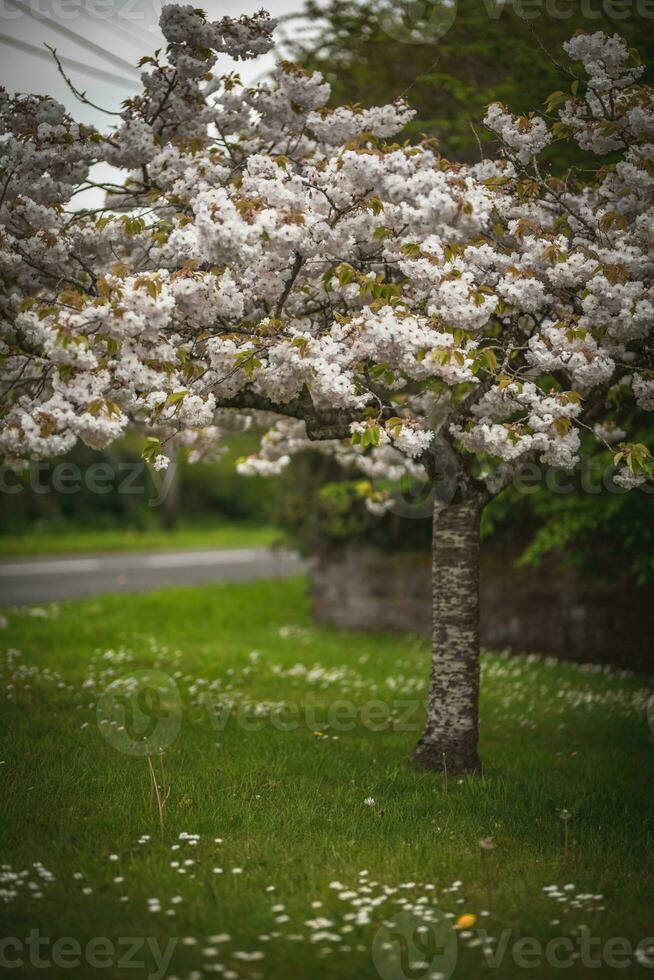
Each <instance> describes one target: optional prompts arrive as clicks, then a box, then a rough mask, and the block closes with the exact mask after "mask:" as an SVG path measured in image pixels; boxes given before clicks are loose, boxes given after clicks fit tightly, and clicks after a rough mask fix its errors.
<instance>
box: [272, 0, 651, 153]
mask: <svg viewBox="0 0 654 980" xmlns="http://www.w3.org/2000/svg"><path fill="white" fill-rule="evenodd" d="M608 9H609V8H608V5H607V4H601V3H597V4H594V3H589V2H587V0H560V2H557V3H556V4H549V3H545V2H543V3H541V4H538V3H536V4H534V3H527V4H525V5H524V8H523V7H522V5H521V4H520V3H519V2H516V3H513V2H507V0H415V2H403V3H393V2H392V0H356V2H351V0H329V2H327V3H322V2H320V3H318V2H315V0H308V2H307V3H306V4H305V7H304V11H303V13H302V14H301V15H298V16H299V17H301V18H302V20H305V19H306V20H307V21H308V23H309V24H310V25H311V27H310V29H309V30H306V31H304V32H298V33H297V34H296V33H295V32H293V34H292V36H291V37H290V38H289V41H288V42H287V45H288V48H289V50H290V52H291V56H292V57H293V59H294V60H295V61H297V62H298V63H300V64H302V65H304V66H305V67H306V68H308V69H310V70H318V71H320V72H321V73H322V74H323V75H324V77H325V79H326V80H327V81H328V82H329V84H330V85H331V88H332V98H331V104H332V105H342V104H344V103H346V104H347V103H361V104H362V105H379V104H383V103H385V102H391V101H393V100H394V99H397V98H400V97H404V98H407V99H408V100H409V101H410V103H411V106H412V108H413V109H414V110H415V113H416V114H415V117H414V118H413V119H411V120H410V122H408V124H407V126H406V130H405V132H406V134H407V135H409V136H410V137H412V138H414V139H419V138H420V137H421V135H422V134H423V133H427V134H428V135H429V136H434V137H436V138H437V139H438V141H439V148H440V150H441V152H442V153H443V155H444V156H446V157H449V158H450V159H452V160H462V161H466V162H469V163H473V162H475V161H477V160H479V141H480V140H481V141H482V143H483V144H484V146H485V147H486V148H487V150H488V149H489V148H492V147H493V144H494V143H495V146H497V144H496V141H494V139H493V136H492V134H491V133H489V132H488V131H487V130H486V129H485V128H484V127H483V126H480V120H481V119H482V118H483V116H484V113H485V111H486V106H488V105H489V104H490V103H491V102H505V103H507V104H509V105H510V106H511V108H512V109H513V111H515V112H517V113H528V112H530V111H532V110H534V109H537V108H539V107H542V106H543V105H544V104H545V100H546V99H547V97H548V96H549V94H550V93H551V92H552V91H554V90H555V89H557V88H558V87H559V85H560V81H561V75H560V70H559V68H558V67H557V64H556V61H557V60H558V54H559V52H560V49H561V45H562V44H563V42H564V41H566V40H567V39H568V38H569V37H570V36H571V35H572V34H574V33H575V31H577V30H583V31H589V32H592V31H604V32H606V33H607V34H613V33H615V32H616V31H617V32H618V33H619V34H621V35H622V36H623V37H624V38H625V39H626V41H627V43H628V44H629V45H631V46H633V47H636V48H638V50H639V52H640V55H641V58H642V60H643V62H644V63H645V65H647V66H651V65H652V64H654V59H653V57H652V55H654V40H652V37H653V32H652V19H651V17H648V16H647V14H646V12H645V13H644V14H643V12H642V9H641V7H640V5H639V4H635V3H634V4H632V5H631V6H630V8H629V9H628V10H625V9H618V8H616V11H617V17H618V18H619V19H616V17H614V16H610V11H609V12H608V13H607V10H608ZM649 70H650V69H649V68H648V71H649ZM646 77H649V76H646ZM544 159H546V160H547V161H548V163H549V164H550V165H552V166H554V167H556V168H563V167H565V166H566V165H569V164H571V163H580V162H581V161H582V160H583V159H584V154H583V152H582V151H580V149H579V147H578V146H577V145H576V144H574V143H571V144H561V143H557V144H556V147H553V148H551V149H550V150H549V151H548V150H545V153H544Z"/></svg>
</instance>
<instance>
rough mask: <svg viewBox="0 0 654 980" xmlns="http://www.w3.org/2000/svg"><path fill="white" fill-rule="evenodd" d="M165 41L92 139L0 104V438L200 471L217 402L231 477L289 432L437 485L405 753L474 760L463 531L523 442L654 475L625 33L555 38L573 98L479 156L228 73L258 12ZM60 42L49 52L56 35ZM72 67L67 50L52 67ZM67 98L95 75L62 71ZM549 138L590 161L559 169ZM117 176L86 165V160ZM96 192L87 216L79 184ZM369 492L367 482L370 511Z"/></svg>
mask: <svg viewBox="0 0 654 980" xmlns="http://www.w3.org/2000/svg"><path fill="white" fill-rule="evenodd" d="M161 27H162V30H163V33H164V35H165V37H166V39H167V41H168V46H167V48H166V50H165V52H163V53H162V52H161V51H158V52H156V53H155V55H154V56H152V57H147V58H144V59H143V60H142V63H141V66H142V68H143V73H142V91H141V93H140V94H139V95H138V96H137V97H135V98H133V99H130V100H128V101H127V102H126V103H125V104H124V107H123V110H122V111H121V112H120V114H117V118H116V120H115V123H116V124H115V125H114V126H111V127H109V128H108V130H107V131H106V132H99V131H96V130H95V129H93V128H90V127H88V126H83V125H80V124H77V123H75V122H74V121H73V119H72V118H71V116H70V115H69V114H68V113H67V112H66V111H65V110H64V108H63V107H62V106H61V105H60V104H59V103H57V102H56V101H54V100H53V99H51V98H49V97H45V96H32V95H27V96H24V95H17V96H14V97H10V96H9V95H8V94H7V93H5V92H4V91H3V92H2V93H1V94H0V120H1V126H2V133H3V138H2V142H1V143H0V277H1V278H2V281H3V290H2V296H1V298H0V303H1V308H0V315H1V320H2V332H1V344H2V350H1V353H2V391H3V394H2V414H3V419H4V422H3V428H2V432H1V434H0V450H1V451H2V453H3V456H4V458H5V460H6V461H7V462H8V463H9V464H11V465H13V466H16V467H20V466H24V465H27V463H28V462H29V460H30V459H36V458H44V457H51V456H56V455H57V454H61V453H65V452H67V451H68V450H70V449H71V448H72V447H73V446H74V444H75V443H76V441H77V440H82V441H83V442H84V443H86V444H87V445H89V446H92V447H94V448H96V449H101V448H103V447H105V446H107V445H108V444H109V443H111V442H112V441H113V440H115V439H117V438H119V437H120V436H121V435H122V434H123V433H124V431H125V429H126V428H127V426H128V425H130V424H132V425H136V426H138V427H140V428H141V429H143V430H145V448H144V456H145V458H146V459H147V460H149V461H150V462H151V463H152V464H153V465H154V466H155V467H157V468H164V467H165V466H166V465H167V462H168V458H169V454H170V450H171V448H172V447H174V446H179V447H187V449H189V451H190V453H191V457H192V458H193V459H196V460H202V459H206V458H208V457H209V456H210V455H211V453H212V452H215V451H216V449H217V447H219V445H220V441H221V437H222V433H223V432H224V430H225V427H226V425H228V420H229V419H230V418H232V419H235V420H243V419H245V420H250V419H252V417H253V416H254V417H255V418H257V419H258V420H259V421H263V422H265V423H266V426H267V431H266V434H265V435H264V437H263V439H262V444H261V451H260V453H259V454H258V455H257V456H255V457H252V458H250V459H247V460H245V461H243V462H242V464H241V470H242V471H243V472H244V473H251V472H264V473H271V472H277V471H279V469H281V468H282V467H284V466H285V465H286V464H287V462H288V461H289V459H290V458H291V457H292V455H293V454H295V453H297V452H300V451H302V450H303V449H304V448H306V446H307V445H308V444H313V445H317V446H318V447H320V448H321V449H322V450H324V451H325V452H332V453H336V454H337V455H339V456H340V457H341V458H343V459H344V460H346V461H348V462H350V463H351V462H354V463H355V464H356V465H357V466H358V467H360V469H361V470H362V471H363V472H364V473H365V474H368V475H369V476H374V477H380V478H381V479H384V480H386V479H393V478H397V477H398V476H399V475H400V474H401V473H403V472H410V473H413V474H418V475H419V474H427V475H428V476H429V477H430V478H431V479H432V480H433V481H434V485H435V486H436V487H437V488H439V490H438V492H437V493H436V495H435V503H434V524H433V528H434V531H433V581H434V591H433V614H434V630H433V656H432V670H431V687H430V693H429V702H428V708H427V723H426V729H425V732H424V734H423V736H422V738H421V740H420V743H419V745H418V747H417V749H416V753H415V759H416V761H417V762H419V763H420V764H422V765H424V766H427V767H429V768H432V769H437V770H438V769H442V768H443V767H446V768H447V770H448V772H450V773H455V772H474V771H477V770H478V768H479V758H478V754H477V727H478V726H477V702H478V689H479V629H478V611H479V602H478V577H479V571H478V568H479V522H480V515H481V512H482V509H483V507H484V506H485V504H486V503H487V502H488V500H489V499H491V497H492V496H493V495H494V494H496V493H498V492H499V491H500V490H501V489H502V488H503V487H504V486H505V485H506V484H507V482H508V481H510V480H511V478H512V476H513V474H514V473H515V472H516V469H517V468H518V467H519V466H520V465H521V464H522V463H523V462H524V461H525V460H534V461H538V462H540V463H542V464H543V465H551V466H558V467H565V468H574V467H575V465H576V464H577V463H578V461H579V458H580V453H581V452H582V449H583V447H584V446H585V445H586V444H587V442H588V441H589V440H595V441H597V442H599V443H600V444H601V445H603V446H613V452H614V454H615V465H616V467H617V476H616V480H617V481H618V482H619V483H621V484H622V485H623V486H624V487H635V486H637V485H639V484H641V483H642V482H644V481H645V480H647V479H648V478H650V477H651V476H652V474H653V469H652V467H653V460H652V457H651V456H650V453H649V451H648V449H647V447H646V446H644V445H642V444H639V443H637V442H633V441H632V442H629V441H628V431H629V428H630V426H632V424H633V418H634V412H635V410H636V409H637V408H639V409H641V410H646V411H651V410H652V409H654V371H653V368H654V363H653V361H652V315H653V312H654V306H653V299H654V292H653V288H652V278H651V277H652V266H653V262H654V256H653V249H652V242H653V237H654V209H653V207H652V183H653V181H652V178H653V176H654V112H653V109H654V100H653V95H652V91H651V90H650V89H649V88H648V87H647V86H645V85H644V84H642V83H641V76H642V73H643V67H642V66H641V65H640V64H639V62H638V58H637V56H636V55H635V53H634V52H633V51H630V50H628V49H627V46H626V44H625V43H624V42H623V41H622V40H621V39H620V38H619V37H618V36H613V37H607V36H605V35H603V34H600V33H595V34H590V35H588V34H581V35H578V36H576V37H574V38H573V39H572V40H571V41H570V42H569V43H568V44H567V45H566V51H567V55H568V56H569V58H570V67H569V68H565V69H564V68H562V71H563V73H564V75H563V77H564V78H565V77H566V75H565V73H567V81H566V82H565V84H566V87H567V88H568V90H567V91H566V92H564V91H561V92H556V93H553V95H552V97H551V98H550V100H549V104H548V106H547V108H546V111H545V112H544V113H543V114H538V113H534V114H532V115H530V116H528V117H519V118H516V117H515V116H513V115H512V114H511V112H510V111H509V109H507V108H506V107H504V106H502V105H492V106H491V107H490V108H489V110H488V114H487V116H486V119H485V124H486V125H487V126H488V127H489V128H491V129H492V130H493V131H494V132H495V133H496V134H497V136H498V137H499V139H500V141H501V145H502V147H503V149H502V152H501V154H500V156H499V159H497V160H482V161H481V162H480V163H478V164H476V165H474V166H462V165H457V164H456V163H452V162H450V161H448V160H446V159H444V158H442V157H441V156H440V155H439V153H438V148H437V146H436V145H435V143H434V142H433V141H430V140H425V141H423V142H422V143H420V144H418V145H411V144H405V143H399V142H392V141H391V140H392V137H393V136H394V135H396V134H397V133H399V132H400V131H401V130H402V128H403V126H404V125H405V124H406V122H407V121H408V120H409V119H410V118H411V111H410V109H409V107H408V106H407V105H406V104H404V103H403V102H398V103H396V104H394V105H389V106H384V107H381V108H373V109H362V108H360V107H357V106H349V107H341V108H337V109H329V108H326V106H327V103H328V99H329V94H330V93H329V88H328V86H327V85H326V84H325V83H324V81H323V79H322V77H321V76H320V74H318V73H315V74H308V73H306V72H304V71H302V70H301V69H299V68H297V67H295V66H293V65H291V64H288V63H285V62H281V63H280V64H279V66H278V68H277V70H276V71H275V73H274V76H273V78H272V80H271V81H270V82H269V83H266V84H260V85H257V86H255V87H252V88H244V87H243V86H242V85H241V83H240V80H239V78H238V76H237V75H235V74H233V73H232V74H223V75H222V76H221V75H218V74H215V73H214V66H215V63H216V61H217V59H218V58H219V57H220V56H221V55H222V54H226V55H230V56H231V57H232V58H235V59H244V58H251V57H255V56H256V55H258V54H261V53H263V52H265V51H267V50H269V49H270V47H271V45H272V30H273V28H274V22H273V21H272V20H270V19H269V18H268V17H267V15H266V14H265V13H263V12H261V13H259V14H257V15H256V16H254V17H241V18H240V19H231V18H224V19H223V20H221V21H219V22H215V23H211V22H209V21H208V20H207V18H206V16H205V15H204V14H203V12H202V11H199V10H194V9H193V8H191V7H185V6H178V5H175V4H171V5H168V6H165V7H164V8H163V13H162V16H161ZM54 56H55V57H56V53H54ZM60 70H61V71H62V74H63V69H62V68H61V67H60ZM68 82H69V84H70V86H71V88H72V89H73V91H75V93H76V94H77V95H78V97H79V98H80V99H81V100H82V101H86V102H90V99H89V98H88V96H87V95H86V93H85V92H79V91H78V90H77V89H75V86H74V83H73V81H72V80H70V79H68ZM553 140H574V141H575V142H576V143H577V144H578V145H579V146H580V147H582V148H583V149H584V150H585V151H587V153H588V159H589V164H588V167H587V168H586V169H585V170H584V171H583V172H580V173H576V172H568V173H566V174H564V175H563V176H561V175H553V174H551V173H548V172H547V170H545V169H544V167H543V166H542V165H541V164H540V163H539V154H540V153H541V152H542V151H543V150H544V149H545V148H546V147H547V146H549V144H551V142H552V141H553ZM98 162H103V163H105V164H106V163H109V164H112V165H113V166H114V167H115V168H117V169H118V171H123V174H122V176H121V177H120V178H117V179H116V180H115V181H109V182H104V183H103V182H99V181H97V180H95V179H94V177H93V174H94V171H93V169H92V168H93V165H94V164H96V163H98ZM90 187H95V188H100V189H101V190H103V191H104V192H105V198H104V203H103V204H102V206H100V207H98V209H97V210H89V209H83V208H80V207H79V206H76V197H77V195H79V194H80V193H81V192H82V191H84V190H86V189H88V188H90ZM387 504H388V500H387V499H386V496H385V494H384V492H383V491H382V490H380V489H379V487H378V488H377V489H376V490H375V492H374V493H373V494H372V495H371V499H370V506H371V508H373V509H375V508H376V509H377V510H379V509H383V508H384V507H385V506H387Z"/></svg>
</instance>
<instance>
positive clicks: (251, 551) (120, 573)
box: [0, 548, 305, 606]
mask: <svg viewBox="0 0 654 980" xmlns="http://www.w3.org/2000/svg"><path fill="white" fill-rule="evenodd" d="M304 568H305V565H304V563H303V562H302V561H301V560H300V558H298V556H297V555H294V554H292V553H290V552H283V551H269V550H267V549H265V548H239V549H235V550H233V551H151V552H138V553H136V552H119V553H117V552H113V553H111V554H101V555H100V554H97V555H80V556H79V557H71V558H17V559H13V560H3V561H0V605H1V606H22V605H28V604H31V603H41V602H54V601H57V600H59V599H78V598H82V597H84V596H93V595H101V594H102V593H106V592H114V593H116V592H149V591H150V590H151V589H159V588H162V587H164V586H167V585H201V584H202V583H204V582H220V581H227V582H246V581H249V580H252V579H257V578H286V577H288V576H289V575H297V574H299V573H300V572H302V571H303V570H304Z"/></svg>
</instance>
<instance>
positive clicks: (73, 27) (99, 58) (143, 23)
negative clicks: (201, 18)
mask: <svg viewBox="0 0 654 980" xmlns="http://www.w3.org/2000/svg"><path fill="white" fill-rule="evenodd" d="M195 2H197V3H198V6H201V7H202V8H203V9H205V10H206V11H207V13H208V15H209V17H210V18H211V19H212V20H216V19H218V18H220V17H224V16H226V15H228V16H232V17H234V16H238V15H240V14H244V13H245V14H252V13H254V12H255V11H256V10H258V9H260V8H261V7H262V6H264V7H265V8H266V9H267V10H268V11H269V12H270V13H271V14H272V15H273V16H274V17H283V16H284V15H289V14H294V13H297V12H299V10H300V9H301V7H302V0H239V2H237V3H235V2H227V0H195ZM160 12H161V2H160V0H0V85H4V87H5V88H6V89H7V90H8V91H9V92H10V93H13V92H34V93H38V94H47V95H52V96H53V97H54V98H56V99H58V100H59V101H60V102H63V103H64V105H66V106H67V107H68V108H69V109H70V110H71V111H72V113H73V115H74V117H75V118H76V119H77V120H79V121H80V122H84V123H91V124H93V125H96V126H98V127H99V128H103V127H104V126H106V124H107V120H110V118H111V117H109V116H105V115H103V114H102V113H100V112H97V111H96V110H94V109H92V108H90V107H89V106H86V105H81V104H80V103H79V102H78V101H77V100H76V99H75V97H74V96H73V95H72V93H71V92H70V91H69V90H68V88H67V86H66V84H65V82H64V80H63V79H62V78H61V77H60V75H59V73H58V71H57V68H56V65H55V64H54V61H53V59H52V57H51V55H50V53H49V52H48V51H47V50H46V48H45V47H44V44H46V43H47V44H49V45H51V46H52V47H55V48H56V49H57V54H58V56H59V57H60V58H61V59H62V61H65V70H66V73H67V74H69V75H70V77H71V79H72V80H73V82H74V83H75V85H76V86H77V87H78V88H79V89H81V90H82V91H86V92H87V94H88V96H89V98H91V99H92V100H93V101H94V102H95V103H97V104H99V105H101V106H103V107H104V108H106V109H110V110H116V109H118V108H119V107H120V103H121V101H122V100H123V99H125V98H127V97H128V96H129V95H131V94H134V93H135V92H136V91H137V89H138V70H137V68H136V64H137V62H138V60H139V58H140V57H141V56H142V55H144V54H150V53H152V52H153V51H154V50H155V49H156V48H157V47H159V46H162V45H163V38H162V35H161V33H160V31H159V28H158V26H157V22H158V19H159V14H160ZM282 29H283V30H284V31H286V32H287V33H290V32H291V31H292V30H293V23H292V22H291V23H290V24H288V25H286V26H285V27H283V28H282ZM272 64H273V57H272V55H271V54H269V55H267V56H265V57H264V58H259V59H257V60H256V61H250V62H241V63H239V64H238V65H235V64H234V63H233V62H231V60H230V59H224V58H223V59H222V61H220V62H219V63H218V67H219V68H220V69H221V71H231V70H233V69H236V70H238V71H239V72H240V74H241V77H242V79H243V81H244V82H252V81H254V80H255V79H256V78H258V77H259V76H260V75H262V74H265V73H266V72H267V71H268V70H269V69H270V67H271V66H272ZM82 66H86V69H88V70H85V68H83V67H82Z"/></svg>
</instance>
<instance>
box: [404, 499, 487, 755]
mask: <svg viewBox="0 0 654 980" xmlns="http://www.w3.org/2000/svg"><path fill="white" fill-rule="evenodd" d="M480 516H481V507H480V505H479V503H478V501H476V500H474V499H473V500H464V501H462V502H460V503H454V504H450V505H449V507H446V508H445V509H444V510H439V508H438V502H436V506H435V508H434V530H433V545H432V611H433V624H432V662H431V681H430V687H429V697H428V702H427V724H426V727H425V731H424V734H423V736H422V738H421V739H420V741H419V743H418V745H417V748H416V750H415V753H414V757H413V758H414V761H415V762H416V763H418V764H419V765H421V766H424V767H425V768H427V769H434V770H437V771H439V772H442V771H447V772H448V773H452V774H455V773H466V772H479V771H480V768H481V766H480V762H479V756H478V755H477V734H478V704H479V521H480Z"/></svg>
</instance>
